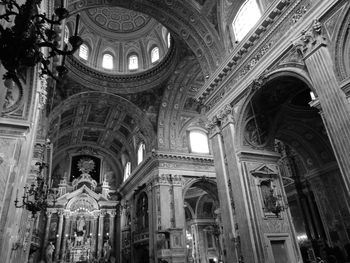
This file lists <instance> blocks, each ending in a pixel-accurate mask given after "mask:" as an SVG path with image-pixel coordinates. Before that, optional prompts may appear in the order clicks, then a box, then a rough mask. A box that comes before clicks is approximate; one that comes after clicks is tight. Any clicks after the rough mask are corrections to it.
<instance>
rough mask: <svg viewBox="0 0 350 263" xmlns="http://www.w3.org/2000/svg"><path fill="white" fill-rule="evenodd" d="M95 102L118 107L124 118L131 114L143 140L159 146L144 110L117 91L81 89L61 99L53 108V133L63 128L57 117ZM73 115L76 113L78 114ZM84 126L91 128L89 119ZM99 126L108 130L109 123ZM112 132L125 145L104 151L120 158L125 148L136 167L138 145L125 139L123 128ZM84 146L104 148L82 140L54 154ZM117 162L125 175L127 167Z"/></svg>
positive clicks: (56, 138)
mask: <svg viewBox="0 0 350 263" xmlns="http://www.w3.org/2000/svg"><path fill="white" fill-rule="evenodd" d="M93 103H95V104H96V103H97V104H99V103H100V104H101V103H103V105H104V106H106V107H109V108H110V110H117V111H118V112H122V113H123V115H122V116H125V117H126V116H129V118H131V119H132V120H133V122H134V124H135V125H136V126H138V127H139V131H138V132H139V133H141V134H142V138H143V141H144V143H145V144H146V145H147V147H148V148H149V149H152V148H156V145H155V143H156V135H155V131H154V128H153V125H152V123H151V122H150V121H149V119H148V117H147V115H146V113H145V112H143V111H142V110H141V109H139V108H138V107H137V106H136V105H135V104H133V103H132V102H130V101H128V100H126V99H125V98H123V97H121V96H118V95H115V94H111V93H107V92H102V93H101V92H96V91H90V92H82V93H78V94H75V95H72V96H71V97H69V98H67V99H66V100H65V101H63V102H61V103H60V104H59V105H58V106H57V107H56V108H54V109H53V111H52V112H51V114H50V116H49V123H50V125H52V127H53V128H52V129H53V131H52V132H56V133H57V132H59V129H60V127H59V125H56V126H55V125H54V123H55V120H58V121H59V120H60V118H61V114H63V113H64V112H66V111H68V110H71V109H77V108H76V107H78V106H79V105H80V106H79V107H84V105H91V104H93ZM74 116H76V114H75V115H74ZM125 117H124V118H125ZM122 124H125V123H124V122H122ZM84 125H85V126H83V127H79V128H80V129H83V128H84V127H87V128H88V127H89V126H88V123H87V122H85V124H84ZM54 127H56V128H54ZM98 129H100V130H101V131H103V132H107V131H108V129H107V126H106V125H105V124H103V125H100V127H98ZM73 130H74V126H72V125H71V126H69V127H68V128H65V129H64V130H62V132H63V133H67V132H69V131H73ZM111 135H113V136H114V137H113V138H114V139H118V140H119V142H120V143H121V144H122V148H120V149H119V150H118V152H117V153H116V152H115V151H113V149H111V148H110V147H104V149H103V152H106V153H108V155H109V156H112V159H114V160H118V159H120V155H121V154H122V152H123V151H124V150H125V152H126V153H127V154H128V156H129V157H130V161H131V163H132V166H134V167H136V163H137V160H136V156H135V146H134V145H133V144H132V143H131V141H128V140H127V139H128V138H126V137H125V136H124V135H123V134H122V133H121V132H120V131H111ZM132 135H133V133H130V136H132ZM57 141H58V137H57V136H56V137H53V138H52V142H53V143H54V144H55V143H57ZM82 146H91V147H92V148H94V149H101V147H100V146H98V145H97V143H92V142H89V143H87V142H81V143H79V142H78V143H77V144H74V145H72V144H68V145H65V146H62V147H61V148H58V149H57V150H56V152H55V154H58V153H63V152H64V150H66V149H68V148H74V147H82ZM62 151H63V152H62ZM115 163H119V164H120V165H119V167H120V168H119V171H120V174H121V175H122V174H123V167H124V166H123V165H121V163H120V161H119V162H115ZM121 177H122V176H121ZM121 180H122V179H121Z"/></svg>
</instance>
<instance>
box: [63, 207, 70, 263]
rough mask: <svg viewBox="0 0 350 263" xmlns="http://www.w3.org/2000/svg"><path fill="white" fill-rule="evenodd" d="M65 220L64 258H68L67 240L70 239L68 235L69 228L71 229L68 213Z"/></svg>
mask: <svg viewBox="0 0 350 263" xmlns="http://www.w3.org/2000/svg"><path fill="white" fill-rule="evenodd" d="M64 217H65V220H64V231H63V241H62V253H61V254H62V259H63V260H66V259H67V257H66V249H67V240H68V236H69V230H70V222H71V220H70V215H69V214H66V215H65V216H64Z"/></svg>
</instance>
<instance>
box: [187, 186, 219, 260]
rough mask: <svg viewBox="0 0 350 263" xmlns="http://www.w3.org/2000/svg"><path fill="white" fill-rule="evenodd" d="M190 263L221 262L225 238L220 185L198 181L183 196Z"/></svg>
mask: <svg viewBox="0 0 350 263" xmlns="http://www.w3.org/2000/svg"><path fill="white" fill-rule="evenodd" d="M184 204H185V218H186V246H187V262H198V263H199V262H209V263H212V262H222V261H221V260H222V257H223V254H222V249H223V247H222V239H221V238H222V237H221V229H222V228H221V222H220V208H219V201H218V194H217V187H216V184H215V183H214V182H211V181H206V180H197V181H196V182H194V183H192V184H191V185H190V186H189V187H188V188H187V190H186V192H185V196H184Z"/></svg>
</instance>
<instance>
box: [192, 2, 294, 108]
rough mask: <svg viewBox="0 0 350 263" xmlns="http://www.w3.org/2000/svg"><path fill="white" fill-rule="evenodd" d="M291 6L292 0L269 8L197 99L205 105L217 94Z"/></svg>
mask: <svg viewBox="0 0 350 263" xmlns="http://www.w3.org/2000/svg"><path fill="white" fill-rule="evenodd" d="M299 2H301V0H297V1H295V2H294V4H293V6H296V5H297V4H298V3H299ZM289 4H290V0H281V1H279V2H277V3H276V4H275V5H274V6H271V7H270V8H269V10H268V11H267V12H266V13H265V15H264V16H263V17H262V19H261V20H260V24H259V25H258V26H256V29H255V30H254V32H251V33H250V34H249V35H248V36H246V37H245V38H244V40H243V41H242V42H241V43H240V44H239V45H238V47H237V48H236V50H235V52H233V53H232V54H230V55H229V56H227V58H226V60H225V61H224V62H223V63H222V64H221V65H220V66H219V67H218V69H217V70H216V71H215V72H214V74H212V76H211V77H210V78H209V79H208V81H207V82H206V83H205V85H204V86H203V87H202V89H201V90H199V92H198V93H197V95H196V97H195V98H196V99H198V100H199V101H201V102H202V103H204V102H206V101H208V100H209V99H210V97H212V95H213V94H214V93H216V91H217V90H218V89H219V88H218V87H219V86H220V84H221V83H222V82H223V81H224V80H226V79H227V78H228V77H229V76H230V75H231V74H230V72H231V71H232V70H234V69H235V68H238V67H237V66H238V65H239V64H242V63H243V62H244V61H245V60H244V58H246V57H247V56H248V55H249V54H251V53H252V52H254V50H256V49H257V48H258V45H257V43H258V42H263V41H264V40H265V39H266V38H267V37H268V36H269V35H270V34H264V32H265V31H266V30H267V29H268V27H269V26H270V25H271V24H274V23H275V21H277V20H278V19H277V18H279V17H280V16H281V13H282V10H283V9H285V7H286V6H288V5H289ZM270 31H271V30H270ZM254 42H257V43H254ZM252 46H255V48H254V49H252V50H251V47H252Z"/></svg>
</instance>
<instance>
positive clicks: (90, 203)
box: [66, 194, 99, 212]
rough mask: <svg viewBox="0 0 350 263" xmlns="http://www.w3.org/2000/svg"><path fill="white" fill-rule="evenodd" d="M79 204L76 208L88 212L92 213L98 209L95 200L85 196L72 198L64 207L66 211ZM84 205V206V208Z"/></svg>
mask: <svg viewBox="0 0 350 263" xmlns="http://www.w3.org/2000/svg"><path fill="white" fill-rule="evenodd" d="M77 204H79V205H78V206H77V207H85V208H87V209H88V211H90V212H92V211H94V210H98V209H99V205H98V203H97V201H96V200H95V199H93V198H92V197H90V196H88V195H87V194H82V195H79V196H76V197H73V198H72V199H71V200H69V202H68V203H67V205H66V209H67V210H72V209H74V208H75V206H76V205H77ZM84 205H85V206H84Z"/></svg>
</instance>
